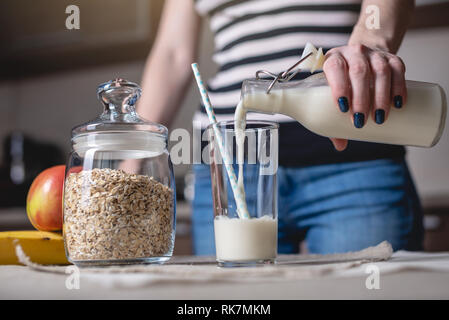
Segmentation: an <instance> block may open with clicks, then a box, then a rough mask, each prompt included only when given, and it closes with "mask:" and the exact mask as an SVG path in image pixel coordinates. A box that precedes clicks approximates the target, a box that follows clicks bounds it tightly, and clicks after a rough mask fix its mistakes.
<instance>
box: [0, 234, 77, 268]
mask: <svg viewBox="0 0 449 320" xmlns="http://www.w3.org/2000/svg"><path fill="white" fill-rule="evenodd" d="M16 243H18V244H20V246H21V247H22V249H23V251H24V253H25V254H26V255H27V256H28V257H29V258H30V260H31V261H32V262H34V263H38V264H44V265H45V264H69V262H68V261H67V258H66V256H65V250H64V241H63V238H62V236H61V234H59V233H54V232H46V231H4V232H0V265H5V264H20V263H19V261H18V260H17V256H16V253H15V244H16Z"/></svg>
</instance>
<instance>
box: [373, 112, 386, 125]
mask: <svg viewBox="0 0 449 320" xmlns="http://www.w3.org/2000/svg"><path fill="white" fill-rule="evenodd" d="M374 120H375V121H376V123H377V124H382V123H384V121H385V110H383V109H377V110H376V111H375V112H374Z"/></svg>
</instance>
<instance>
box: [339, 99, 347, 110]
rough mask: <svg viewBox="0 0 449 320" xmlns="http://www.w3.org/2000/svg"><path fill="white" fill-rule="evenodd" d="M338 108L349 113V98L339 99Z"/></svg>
mask: <svg viewBox="0 0 449 320" xmlns="http://www.w3.org/2000/svg"><path fill="white" fill-rule="evenodd" d="M338 106H339V107H340V110H341V112H348V110H349V103H348V98H346V97H340V98H338Z"/></svg>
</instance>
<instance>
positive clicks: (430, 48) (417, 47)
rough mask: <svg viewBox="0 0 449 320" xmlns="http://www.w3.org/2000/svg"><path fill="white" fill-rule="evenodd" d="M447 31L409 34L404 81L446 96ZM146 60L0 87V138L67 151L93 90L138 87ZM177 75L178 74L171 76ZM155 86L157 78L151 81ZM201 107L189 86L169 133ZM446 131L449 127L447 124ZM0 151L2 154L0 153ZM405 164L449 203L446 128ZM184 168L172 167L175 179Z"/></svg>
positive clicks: (91, 105)
mask: <svg viewBox="0 0 449 320" xmlns="http://www.w3.org/2000/svg"><path fill="white" fill-rule="evenodd" d="M204 26H205V27H204V28H203V29H204V30H203V37H202V43H201V49H200V50H199V52H201V56H200V57H199V59H198V61H199V63H200V68H201V71H202V73H203V74H204V76H205V78H207V77H209V76H210V75H212V74H213V72H214V71H215V66H214V64H213V63H212V62H211V60H210V58H209V57H210V54H211V53H212V51H213V44H212V36H211V33H210V32H209V31H208V28H207V23H204ZM448 38H449V28H442V29H428V30H421V31H416V30H414V31H410V32H409V33H408V34H407V36H406V38H405V40H404V43H403V46H402V48H401V50H400V52H399V55H400V56H401V57H402V58H403V59H404V61H405V62H406V65H407V78H408V79H413V80H422V81H430V82H438V83H440V84H441V86H442V87H443V88H444V89H445V90H446V92H448V93H449V63H448V60H447V52H449V42H448V41H447V39H448ZM143 66H144V61H137V62H132V63H125V64H118V65H111V66H107V67H98V68H89V69H84V70H77V71H73V72H63V73H57V74H51V75H48V76H42V77H36V78H31V79H26V80H20V81H15V82H7V83H1V84H0V112H1V115H2V116H1V117H0V138H1V137H2V136H3V135H4V134H5V133H6V132H9V130H10V129H13V128H18V129H20V130H23V131H25V132H26V133H28V134H30V135H33V136H35V137H39V138H42V139H46V140H49V141H53V142H55V143H57V144H58V145H60V146H61V147H63V148H64V150H65V151H66V152H68V151H69V149H70V130H71V128H72V127H73V126H75V125H77V124H80V123H83V122H85V121H87V120H90V119H92V118H94V117H95V116H96V115H98V114H99V113H100V111H101V105H100V104H99V102H98V101H97V99H96V95H95V92H96V87H97V85H98V84H100V83H102V82H105V81H107V80H110V79H113V78H116V77H119V76H120V77H122V78H126V79H128V80H131V81H136V82H140V79H141V75H142V70H143ZM174 76H176V75H174ZM154 81H157V79H154ZM198 103H199V95H198V92H197V88H196V87H195V86H191V87H190V90H189V93H188V94H187V96H186V99H185V101H184V103H183V107H182V109H181V111H180V112H179V113H178V115H177V117H176V120H175V123H174V125H173V128H179V127H183V128H187V129H191V120H190V119H191V118H192V115H193V112H194V111H195V109H196V108H197V106H198ZM448 126H449V125H448ZM0 152H1V151H0ZM408 159H409V163H410V167H411V169H412V173H413V176H414V178H415V181H416V183H417V186H418V190H419V193H420V194H421V195H422V196H423V197H425V198H426V199H432V198H435V197H439V198H441V197H444V196H445V197H446V198H448V199H449V162H448V159H449V129H448V128H446V131H445V133H444V136H443V137H442V139H441V141H440V143H439V144H438V145H437V146H436V147H434V148H432V149H418V148H409V153H408ZM186 170H188V167H187V166H178V167H176V168H175V171H176V174H177V175H178V176H181V175H183V174H184V173H185V172H186Z"/></svg>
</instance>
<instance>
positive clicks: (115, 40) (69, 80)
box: [0, 0, 449, 254]
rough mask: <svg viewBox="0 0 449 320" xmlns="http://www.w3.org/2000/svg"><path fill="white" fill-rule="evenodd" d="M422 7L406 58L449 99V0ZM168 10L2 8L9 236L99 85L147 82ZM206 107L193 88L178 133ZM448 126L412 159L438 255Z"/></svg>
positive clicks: (182, 223)
mask: <svg viewBox="0 0 449 320" xmlns="http://www.w3.org/2000/svg"><path fill="white" fill-rule="evenodd" d="M73 4H74V5H77V6H78V7H79V8H80V17H81V21H80V29H79V30H75V29H73V30H68V29H66V27H65V20H66V18H67V17H68V15H69V14H66V13H65V9H66V7H67V6H68V5H73ZM417 5H418V8H417V10H416V12H415V18H414V23H413V26H412V28H411V30H410V31H409V32H408V33H407V35H406V37H405V39H404V42H403V45H402V47H401V49H400V51H399V56H400V57H401V58H402V59H403V60H404V61H405V64H406V66H407V73H406V76H407V79H411V80H420V81H429V82H436V83H439V84H440V85H441V86H442V87H443V88H444V89H445V91H446V92H448V93H449V62H448V55H447V53H448V52H449V41H448V40H449V20H448V18H447V17H448V16H449V1H431V0H422V1H417ZM162 6H163V1H162V0H127V1H121V0H95V1H92V0H90V1H89V0H80V1H75V0H72V1H70V0H69V1H67V0H39V1H33V2H31V1H25V0H2V1H1V4H0V21H1V26H2V28H1V30H0V47H1V50H0V51H1V52H0V143H1V146H0V230H12V229H29V228H32V227H31V225H30V224H29V223H28V220H27V218H26V213H25V207H24V206H25V197H26V193H27V190H28V187H29V184H30V183H31V181H32V179H33V178H34V177H35V176H36V175H37V174H38V173H39V172H40V171H41V170H43V169H45V168H46V167H49V166H51V165H54V164H60V163H64V162H65V159H66V157H67V154H68V152H69V150H70V130H71V128H72V127H73V126H75V125H77V124H80V123H83V122H86V121H87V120H90V119H92V118H94V117H96V116H97V115H98V114H99V112H100V111H101V105H100V103H99V102H98V101H97V98H96V87H97V86H98V84H100V83H103V82H105V81H108V80H110V79H114V78H117V77H121V78H125V79H128V80H131V81H134V82H138V83H139V82H140V81H141V76H142V71H143V67H144V63H145V59H146V57H147V54H148V52H149V51H150V49H151V44H152V41H153V40H154V36H155V32H156V30H157V25H158V21H159V16H160V12H161V8H162ZM201 39H202V40H201V47H200V50H199V53H200V56H199V59H198V62H199V64H200V67H201V71H202V73H203V74H204V76H205V77H206V78H207V77H208V76H210V75H211V74H213V72H214V70H215V65H214V64H213V62H212V61H211V60H210V58H209V57H210V56H211V52H212V51H213V42H212V36H211V34H210V32H209V30H208V28H207V23H204V24H203V30H202V38H201ZM299 53H300V52H298V55H299ZM173 76H174V77H175V76H176V75H173ZM192 80H193V78H192ZM154 81H158V79H154ZM192 83H193V82H192ZM198 103H199V95H198V93H197V88H196V87H195V86H191V87H190V91H189V94H188V95H187V97H186V99H185V100H184V103H183V107H182V108H181V111H180V112H179V113H178V115H177V118H176V120H175V122H174V124H173V127H172V128H186V129H188V130H191V127H192V125H191V118H192V115H193V112H194V110H195V109H196V108H197V106H198ZM447 122H449V118H448V119H447ZM448 127H449V124H448V123H447V124H446V130H445V132H444V134H443V137H442V138H441V140H440V142H439V143H438V145H437V146H435V147H433V148H431V149H421V148H411V147H410V148H408V154H407V158H408V161H409V165H410V167H411V171H412V174H413V177H414V179H415V182H416V185H417V188H418V192H419V194H420V197H421V199H422V202H423V205H424V207H425V209H426V218H425V226H426V239H425V248H426V250H429V251H436V250H439V251H440V250H449V129H448ZM175 174H176V183H177V189H178V190H177V191H178V212H177V213H178V221H177V238H176V245H175V254H189V253H191V244H190V220H189V218H190V210H189V204H188V199H189V197H191V187H190V184H191V181H192V177H191V175H190V168H189V166H187V165H183V166H176V167H175ZM211 214H212V212H211Z"/></svg>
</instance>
